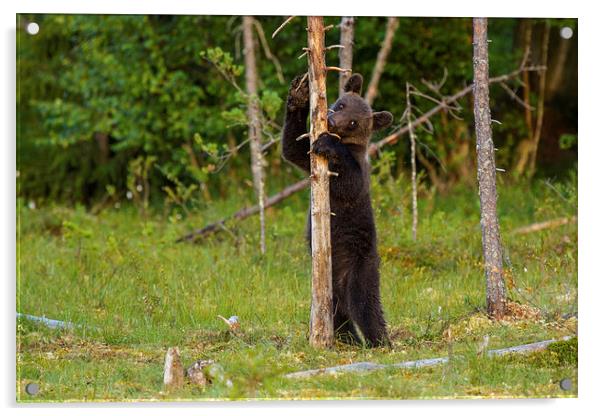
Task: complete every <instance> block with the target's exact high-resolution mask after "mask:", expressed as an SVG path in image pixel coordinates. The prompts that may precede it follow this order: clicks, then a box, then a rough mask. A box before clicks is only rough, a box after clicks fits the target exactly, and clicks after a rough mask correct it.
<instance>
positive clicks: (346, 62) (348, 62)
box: [339, 17, 355, 96]
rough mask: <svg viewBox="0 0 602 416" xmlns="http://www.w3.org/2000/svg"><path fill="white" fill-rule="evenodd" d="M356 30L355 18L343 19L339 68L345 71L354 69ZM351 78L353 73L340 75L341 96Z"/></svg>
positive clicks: (344, 72) (345, 72)
mask: <svg viewBox="0 0 602 416" xmlns="http://www.w3.org/2000/svg"><path fill="white" fill-rule="evenodd" d="M354 30H355V19H354V18H353V17H343V18H341V46H343V47H342V48H341V49H339V67H341V68H344V69H351V68H353V32H354ZM350 77H351V72H348V71H341V72H340V73H339V96H341V95H343V93H344V92H345V91H344V87H345V84H346V83H347V80H348V79H349V78H350Z"/></svg>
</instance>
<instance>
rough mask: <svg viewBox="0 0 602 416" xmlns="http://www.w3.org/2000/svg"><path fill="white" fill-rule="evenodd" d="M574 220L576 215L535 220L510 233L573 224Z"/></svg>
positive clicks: (530, 231)
mask: <svg viewBox="0 0 602 416" xmlns="http://www.w3.org/2000/svg"><path fill="white" fill-rule="evenodd" d="M575 222H577V217H568V218H557V219H555V220H549V221H544V222H536V223H534V224H531V225H526V226H524V227H520V228H517V229H516V230H514V231H512V234H529V233H534V232H536V231H541V230H545V229H546V228H556V227H560V226H561V225H566V224H573V223H575Z"/></svg>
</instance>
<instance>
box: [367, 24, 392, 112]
mask: <svg viewBox="0 0 602 416" xmlns="http://www.w3.org/2000/svg"><path fill="white" fill-rule="evenodd" d="M398 27H399V19H398V18H397V17H389V20H388V21H387V31H386V32H385V38H384V39H383V43H382V44H381V47H380V51H378V55H377V57H376V64H375V65H374V70H373V71H372V78H370V83H369V84H368V89H367V90H366V95H365V99H366V102H367V103H368V105H372V103H373V102H374V99H375V98H376V94H377V93H378V83H379V82H380V77H381V75H382V74H383V71H384V70H385V64H386V63H387V58H388V57H389V53H390V52H391V47H392V46H393V37H394V36H395V32H396V31H397V28H398Z"/></svg>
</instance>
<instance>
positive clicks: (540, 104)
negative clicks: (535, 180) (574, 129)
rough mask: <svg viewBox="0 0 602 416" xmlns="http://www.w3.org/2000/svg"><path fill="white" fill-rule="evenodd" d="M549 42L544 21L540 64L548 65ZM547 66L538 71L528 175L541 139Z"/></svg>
mask: <svg viewBox="0 0 602 416" xmlns="http://www.w3.org/2000/svg"><path fill="white" fill-rule="evenodd" d="M549 43H550V23H549V22H546V23H545V27H544V31H543V39H542V42H541V58H540V59H541V66H543V67H546V66H547V65H548V45H549ZM547 72H548V70H547V68H545V69H542V70H541V71H540V73H539V86H538V88H537V89H538V91H537V92H538V96H537V119H536V121H535V132H534V133H533V145H532V146H531V157H530V159H529V171H528V174H529V177H530V178H531V177H533V174H534V173H535V162H536V161H537V149H538V148H539V140H540V139H541V128H542V126H543V113H544V105H545V102H546V97H545V96H546V74H547Z"/></svg>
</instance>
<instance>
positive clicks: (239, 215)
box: [176, 179, 309, 243]
mask: <svg viewBox="0 0 602 416" xmlns="http://www.w3.org/2000/svg"><path fill="white" fill-rule="evenodd" d="M308 185H309V179H303V180H301V181H299V182H297V183H294V184H292V185H291V186H287V187H286V188H284V189H283V190H282V191H280V192H278V193H277V194H275V195H272V196H270V197H269V198H268V199H267V200H266V202H265V208H268V207H271V206H272V205H276V204H277V203H279V202H280V201H282V200H283V199H286V198H288V197H289V196H290V195H292V194H294V193H295V192H298V191H300V190H301V189H304V188H306V187H307V186H308ZM258 212H259V205H253V206H251V207H245V208H243V209H241V210H239V211H236V212H235V213H234V214H232V215H231V216H229V217H227V218H224V219H222V220H219V221H217V222H214V223H213V224H209V225H207V226H205V227H203V228H201V229H199V230H196V231H193V232H191V233H189V234H186V235H185V236H183V237H180V238H179V239H177V240H176V243H179V242H181V241H191V240H194V239H195V238H198V237H201V236H203V235H206V234H211V233H213V232H215V231H219V230H222V229H224V228H225V223H226V221H229V220H242V219H245V218H247V217H250V216H251V215H254V214H257V213H258Z"/></svg>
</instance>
